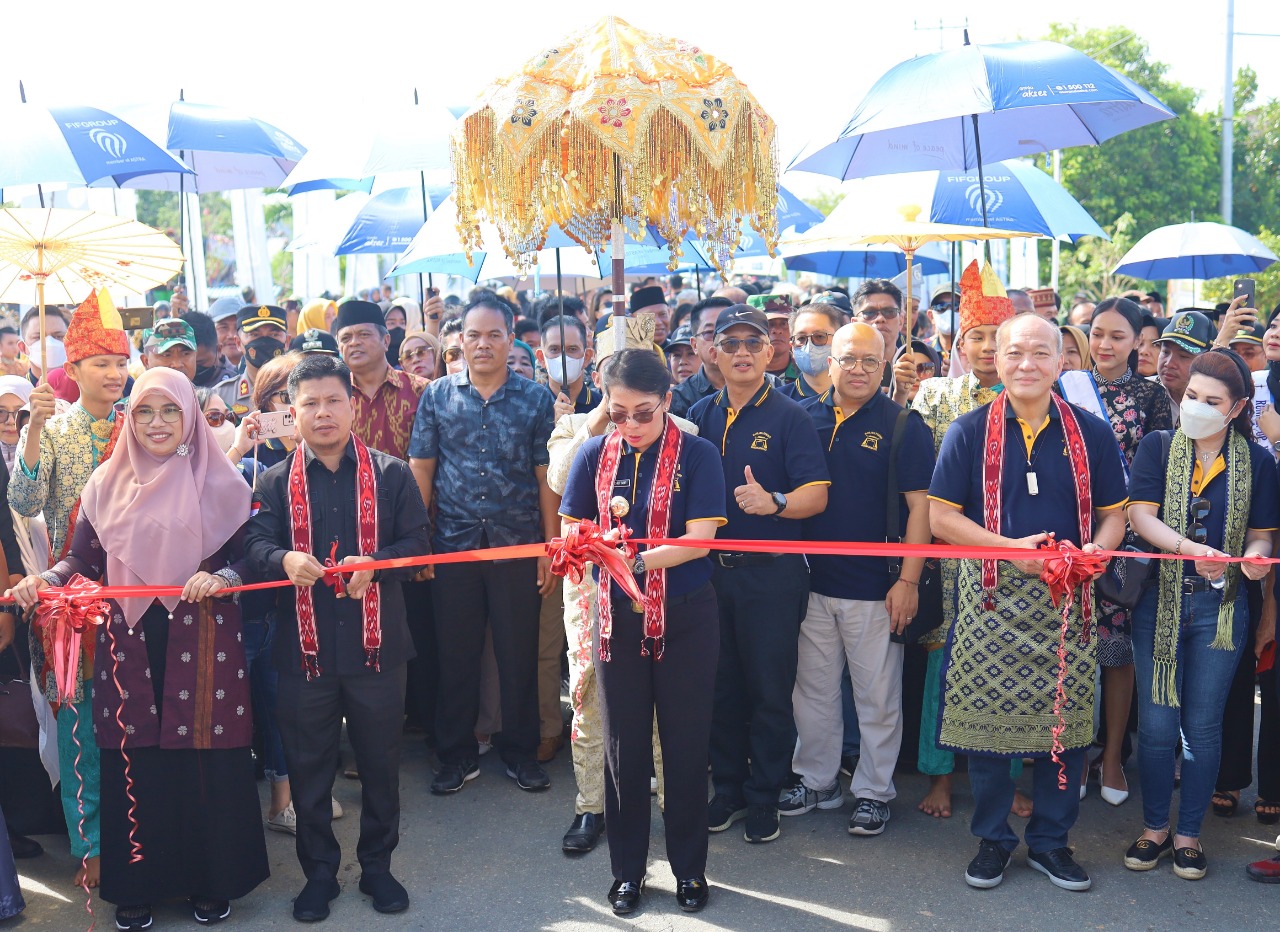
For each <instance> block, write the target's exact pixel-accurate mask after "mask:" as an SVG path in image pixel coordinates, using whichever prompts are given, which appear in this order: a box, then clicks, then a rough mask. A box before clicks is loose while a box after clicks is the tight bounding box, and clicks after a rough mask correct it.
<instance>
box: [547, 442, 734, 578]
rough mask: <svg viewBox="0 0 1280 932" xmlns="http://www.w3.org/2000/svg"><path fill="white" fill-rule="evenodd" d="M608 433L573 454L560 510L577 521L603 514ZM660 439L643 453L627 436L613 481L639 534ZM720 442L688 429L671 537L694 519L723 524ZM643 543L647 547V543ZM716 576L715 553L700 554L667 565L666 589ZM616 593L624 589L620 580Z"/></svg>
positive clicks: (645, 523) (644, 527)
mask: <svg viewBox="0 0 1280 932" xmlns="http://www.w3.org/2000/svg"><path fill="white" fill-rule="evenodd" d="M605 439H606V438H605V437H592V438H591V439H590V440H588V441H587V442H586V443H584V444H583V445H582V446H581V447H579V449H578V452H577V453H576V454H575V455H574V458H573V464H572V465H571V466H570V467H569V478H568V480H567V481H566V482H565V487H564V495H563V496H562V497H561V499H560V514H561V515H562V516H563V517H566V518H570V519H573V520H578V521H584V520H586V521H595V522H597V523H598V522H599V520H600V509H599V508H598V507H597V501H596V475H597V473H598V471H599V466H600V448H601V447H602V446H604V442H605ZM661 446H662V444H661V441H659V442H657V443H653V444H650V446H649V449H647V450H645V451H644V452H643V453H638V452H636V450H635V448H634V447H632V446H631V445H630V444H629V443H627V442H626V441H625V440H624V441H623V442H622V455H621V458H620V459H619V461H618V472H617V475H616V476H615V477H614V481H613V495H612V496H610V498H614V497H617V496H619V495H620V496H622V497H623V498H625V499H627V501H629V502H630V503H631V510H630V511H628V512H627V514H626V515H625V516H624V517H623V518H622V519H621V521H622V523H623V524H625V525H627V527H629V528H631V533H632V535H633V536H634V537H646V536H648V529H649V492H650V490H651V487H652V485H653V477H654V471H655V470H656V469H657V466H658V452H659V450H660V449H661ZM719 460H720V458H719V457H718V456H717V455H716V448H715V447H713V446H712V445H711V444H709V443H707V441H705V440H703V439H702V438H700V437H696V436H694V435H693V434H685V435H684V444H683V446H682V447H681V448H680V459H679V462H678V463H677V465H676V478H675V487H674V488H673V489H672V490H671V532H670V534H669V536H670V537H680V536H681V535H682V534H684V533H685V525H686V524H688V523H689V522H690V521H715V522H717V523H718V524H724V521H725V519H724V476H723V475H722V474H721V472H720V462H719ZM643 549H645V550H647V549H648V548H647V547H644V548H643ZM710 579H711V559H710V557H700V558H699V559H697V560H690V561H689V562H687V563H681V564H680V565H679V566H673V567H671V568H670V569H668V570H667V595H668V596H678V595H684V594H685V593H688V592H693V591H694V590H695V589H697V588H698V587H699V586H701V585H703V584H704V583H706V582H708V581H709V580H710ZM613 591H614V594H615V595H618V596H622V595H623V592H622V589H621V588H620V587H619V586H618V584H617V583H616V582H615V583H614V584H613Z"/></svg>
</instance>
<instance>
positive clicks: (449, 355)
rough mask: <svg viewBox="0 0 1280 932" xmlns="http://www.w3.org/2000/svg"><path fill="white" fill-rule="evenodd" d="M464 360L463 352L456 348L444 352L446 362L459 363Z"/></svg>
mask: <svg viewBox="0 0 1280 932" xmlns="http://www.w3.org/2000/svg"><path fill="white" fill-rule="evenodd" d="M461 358H462V350H461V349H459V348H458V347H456V346H451V347H449V348H448V349H447V350H445V351H444V361H445V362H457V361H458V360H459V359H461Z"/></svg>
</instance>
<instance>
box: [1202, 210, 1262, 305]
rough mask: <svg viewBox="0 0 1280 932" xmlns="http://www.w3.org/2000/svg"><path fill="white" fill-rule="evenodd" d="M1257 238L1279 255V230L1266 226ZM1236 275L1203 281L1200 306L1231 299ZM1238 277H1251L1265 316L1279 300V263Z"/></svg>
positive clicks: (1259, 231)
mask: <svg viewBox="0 0 1280 932" xmlns="http://www.w3.org/2000/svg"><path fill="white" fill-rule="evenodd" d="M1257 235H1258V239H1260V240H1262V242H1263V243H1264V244H1265V245H1266V247H1267V248H1268V249H1270V250H1271V251H1272V252H1274V253H1275V254H1276V255H1278V256H1280V231H1276V232H1273V231H1272V230H1270V229H1268V228H1267V227H1262V228H1261V229H1259V230H1258V234H1257ZM1236 277H1237V276H1231V277H1229V278H1215V279H1213V280H1211V281H1207V282H1205V283H1204V284H1203V285H1202V286H1201V289H1200V294H1201V295H1202V296H1203V297H1202V298H1201V300H1200V301H1199V302H1198V303H1199V304H1200V306H1201V307H1211V306H1213V305H1214V304H1217V303H1218V302H1219V301H1230V300H1231V297H1232V295H1231V289H1232V285H1233V283H1234V282H1235V279H1236ZM1239 277H1240V278H1252V279H1254V280H1255V281H1256V282H1257V283H1258V286H1257V288H1256V289H1255V290H1254V294H1255V296H1256V298H1257V302H1258V307H1259V308H1261V309H1262V310H1263V311H1264V313H1263V315H1262V316H1263V317H1264V318H1265V317H1266V316H1267V314H1268V313H1270V310H1271V308H1273V307H1275V306H1276V304H1277V302H1280V263H1276V264H1275V265H1272V266H1270V267H1269V268H1266V269H1263V270H1262V271H1261V272H1255V273H1254V274H1253V275H1241V276H1239Z"/></svg>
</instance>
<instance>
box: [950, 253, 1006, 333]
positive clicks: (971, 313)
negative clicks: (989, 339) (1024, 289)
mask: <svg viewBox="0 0 1280 932" xmlns="http://www.w3.org/2000/svg"><path fill="white" fill-rule="evenodd" d="M1012 316H1013V302H1011V301H1010V300H1009V296H1008V295H1007V294H1005V290H1004V285H1002V284H1000V279H999V278H997V277H996V273H995V271H994V270H993V269H992V268H991V266H990V265H984V266H983V267H982V271H981V272H979V271H978V260H977V259H975V260H973V261H972V262H970V263H969V267H968V268H966V269H965V270H964V274H963V275H962V276H960V333H961V334H963V333H964V332H965V331H966V330H971V329H973V328H974V327H981V326H984V325H986V324H995V325H996V326H997V327H998V326H1000V324H1002V323H1004V322H1005V321H1006V320H1008V319H1009V318H1010V317H1012Z"/></svg>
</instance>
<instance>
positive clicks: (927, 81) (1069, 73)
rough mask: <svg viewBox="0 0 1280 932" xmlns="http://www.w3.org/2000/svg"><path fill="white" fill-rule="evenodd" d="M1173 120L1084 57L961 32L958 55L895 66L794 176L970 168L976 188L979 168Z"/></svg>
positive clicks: (797, 164) (810, 149) (815, 144)
mask: <svg viewBox="0 0 1280 932" xmlns="http://www.w3.org/2000/svg"><path fill="white" fill-rule="evenodd" d="M1173 116H1174V114H1173V111H1171V110H1170V109H1169V108H1168V107H1166V106H1165V105H1164V104H1162V103H1161V102H1160V101H1158V100H1156V98H1155V97H1153V96H1152V95H1151V94H1149V93H1148V92H1147V91H1145V90H1143V89H1142V88H1141V87H1139V86H1138V85H1137V84H1135V83H1134V82H1133V81H1131V80H1129V79H1128V78H1126V77H1123V76H1122V75H1120V74H1118V73H1117V72H1115V71H1112V70H1111V69H1110V68H1108V67H1106V66H1105V65H1102V64H1100V63H1099V62H1096V61H1094V60H1093V59H1092V58H1090V57H1089V56H1088V55H1085V54H1084V53H1083V52H1078V51H1076V50H1075V49H1073V48H1070V47H1068V46H1066V45H1062V44H1060V43H1057V42H1006V43H1000V44H996V45H970V44H969V35H968V30H966V31H965V45H964V47H963V48H959V49H950V50H947V51H944V52H936V53H934V54H932V55H922V56H920V57H919V58H913V59H911V60H910V61H905V62H902V63H901V64H898V65H895V66H894V67H893V68H891V69H890V70H889V71H888V72H886V73H885V74H884V75H883V76H882V77H881V78H880V79H879V80H878V81H876V83H875V84H874V85H872V87H871V90H870V91H868V92H867V95H866V97H864V98H863V100H862V102H861V103H860V104H859V105H858V107H857V109H856V110H854V112H853V115H852V116H851V117H850V118H849V120H848V121H847V122H846V123H845V125H844V127H843V129H841V130H840V131H839V133H837V134H836V136H835V138H834V139H831V138H829V137H828V138H819V139H815V140H814V141H812V142H811V143H809V145H808V146H806V147H805V149H804V150H803V151H801V153H800V154H799V155H798V156H796V158H795V159H794V160H793V161H792V163H791V165H790V170H793V171H808V172H816V173H818V174H821V175H831V176H833V177H835V178H861V177H866V176H869V175H884V174H892V173H895V172H907V171H924V170H929V169H944V170H945V169H955V168H959V169H966V170H967V169H974V168H976V169H978V170H979V182H978V183H979V187H981V186H982V185H983V180H982V177H981V168H982V165H983V164H984V161H985V162H987V163H990V162H994V161H999V160H1001V159H1011V158H1016V157H1018V156H1025V155H1033V154H1035V153H1038V152H1046V151H1048V150H1050V149H1066V148H1070V147H1071V146H1086V145H1097V144H1098V143H1100V142H1103V141H1104V140H1107V139H1110V138H1111V137H1112V136H1117V135H1119V134H1120V133H1123V132H1126V131H1128V130H1131V129H1137V128H1138V127H1140V126H1146V125H1147V124H1149V123H1155V122H1158V121H1160V120H1167V119H1170V118H1172V117H1173ZM984 150H985V151H984ZM979 206H980V207H981V206H982V204H981V202H980V204H979Z"/></svg>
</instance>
